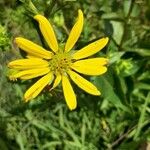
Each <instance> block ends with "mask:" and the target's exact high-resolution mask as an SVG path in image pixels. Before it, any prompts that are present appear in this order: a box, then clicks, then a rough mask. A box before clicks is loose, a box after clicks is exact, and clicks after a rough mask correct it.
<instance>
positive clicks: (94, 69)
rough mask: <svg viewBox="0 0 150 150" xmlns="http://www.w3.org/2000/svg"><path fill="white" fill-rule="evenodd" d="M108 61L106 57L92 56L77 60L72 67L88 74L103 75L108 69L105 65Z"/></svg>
mask: <svg viewBox="0 0 150 150" xmlns="http://www.w3.org/2000/svg"><path fill="white" fill-rule="evenodd" d="M107 62H108V60H107V59H106V58H91V59H85V60H79V61H76V62H75V63H73V64H72V66H71V68H72V69H74V70H75V71H77V72H79V73H83V74H86V75H101V74H103V73H105V72H106V71H107V68H106V67H105V66H103V65H106V64H107Z"/></svg>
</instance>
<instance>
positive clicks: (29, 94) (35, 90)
mask: <svg viewBox="0 0 150 150" xmlns="http://www.w3.org/2000/svg"><path fill="white" fill-rule="evenodd" d="M52 80H53V75H52V73H48V74H47V75H45V76H44V77H42V78H41V79H39V80H38V81H37V82H36V83H35V84H33V85H32V86H31V87H30V88H29V89H28V90H27V91H26V93H25V94H24V98H25V101H26V102H27V101H29V100H30V99H33V98H35V97H36V96H37V95H38V94H39V93H40V92H41V91H42V90H43V88H44V87H45V86H46V85H47V84H49V83H51V82H52Z"/></svg>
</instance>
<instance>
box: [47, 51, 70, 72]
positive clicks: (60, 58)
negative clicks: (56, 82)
mask: <svg viewBox="0 0 150 150" xmlns="http://www.w3.org/2000/svg"><path fill="white" fill-rule="evenodd" d="M71 64H72V60H71V56H70V55H69V53H65V52H62V51H58V52H57V53H56V54H55V55H53V57H52V59H51V60H50V62H49V65H50V69H51V71H52V72H53V73H54V74H55V75H57V74H64V73H65V72H67V71H68V69H69V68H70V66H71Z"/></svg>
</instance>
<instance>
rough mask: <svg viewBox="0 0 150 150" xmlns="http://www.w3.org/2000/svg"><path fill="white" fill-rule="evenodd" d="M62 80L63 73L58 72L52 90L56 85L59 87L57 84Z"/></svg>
mask: <svg viewBox="0 0 150 150" xmlns="http://www.w3.org/2000/svg"><path fill="white" fill-rule="evenodd" d="M60 81H61V75H60V74H58V75H57V76H56V79H55V80H54V83H53V86H52V88H51V89H50V90H52V89H54V88H55V87H57V86H58V85H59V83H60Z"/></svg>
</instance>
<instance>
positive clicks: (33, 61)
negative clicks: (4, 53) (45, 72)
mask: <svg viewBox="0 0 150 150" xmlns="http://www.w3.org/2000/svg"><path fill="white" fill-rule="evenodd" d="M48 66H49V63H48V62H47V61H46V60H43V59H39V58H30V59H18V60H14V61H11V62H10V63H9V64H8V67H9V68H13V69H32V68H43V67H48Z"/></svg>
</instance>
